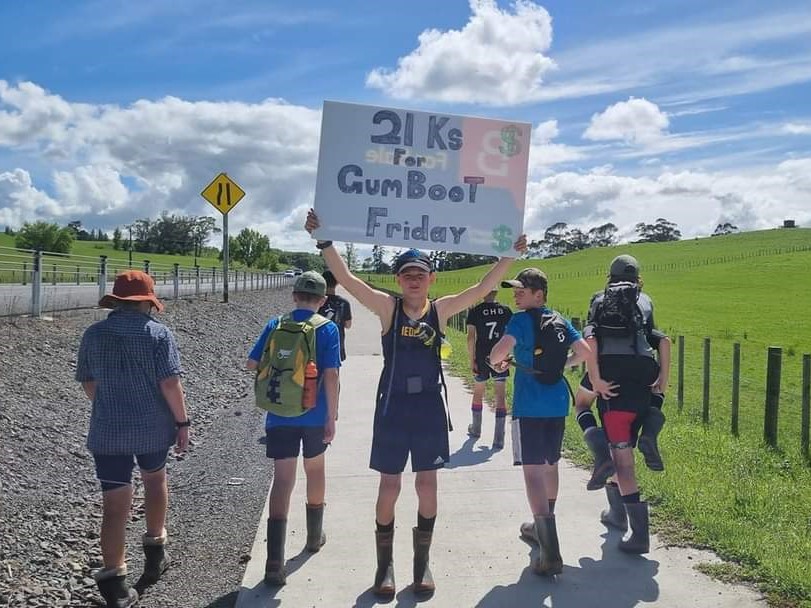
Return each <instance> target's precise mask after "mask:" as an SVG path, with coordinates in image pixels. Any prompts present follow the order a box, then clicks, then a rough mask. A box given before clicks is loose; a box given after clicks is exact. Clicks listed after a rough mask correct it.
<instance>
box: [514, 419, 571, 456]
mask: <svg viewBox="0 0 811 608" xmlns="http://www.w3.org/2000/svg"><path fill="white" fill-rule="evenodd" d="M518 426H519V429H520V433H521V463H522V464H555V463H556V462H557V461H558V460H560V448H561V446H562V445H563V430H564V429H565V428H566V418H565V417H563V416H560V417H558V418H519V419H518Z"/></svg>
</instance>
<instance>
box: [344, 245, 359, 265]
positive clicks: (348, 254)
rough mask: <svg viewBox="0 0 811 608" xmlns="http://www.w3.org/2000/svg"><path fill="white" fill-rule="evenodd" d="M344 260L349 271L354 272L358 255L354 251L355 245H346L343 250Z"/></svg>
mask: <svg viewBox="0 0 811 608" xmlns="http://www.w3.org/2000/svg"><path fill="white" fill-rule="evenodd" d="M344 260H346V265H347V266H349V270H356V269H357V267H358V253H357V251H356V250H355V243H346V246H345V248H344Z"/></svg>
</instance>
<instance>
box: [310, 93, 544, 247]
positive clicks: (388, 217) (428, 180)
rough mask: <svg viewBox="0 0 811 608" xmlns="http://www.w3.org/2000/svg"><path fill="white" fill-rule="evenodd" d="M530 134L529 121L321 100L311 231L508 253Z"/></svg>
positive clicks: (519, 217) (517, 225)
mask: <svg viewBox="0 0 811 608" xmlns="http://www.w3.org/2000/svg"><path fill="white" fill-rule="evenodd" d="M530 134H531V126H530V125H529V124H527V123H516V122H508V121H503V120H491V119H486V118H469V117H464V116H453V115H449V114H442V113H432V112H415V111H411V110H398V109H391V108H381V107H378V106H364V105H357V104H348V103H338V102H331V101H327V102H324V111H323V117H322V122H321V145H320V150H319V155H318V176H317V178H316V188H315V203H314V208H315V211H316V213H317V214H318V218H319V220H320V222H321V227H320V228H319V229H318V230H317V231H316V233H315V235H314V236H315V237H316V238H319V239H329V240H336V241H346V242H353V243H372V244H378V245H382V246H385V247H395V248H396V247H405V248H410V247H415V248H417V249H431V250H444V251H457V252H465V253H474V254H482V255H495V256H500V255H505V254H507V255H509V252H511V251H512V245H513V242H514V241H515V240H516V239H517V238H518V236H519V235H520V234H521V233H522V231H523V226H524V199H525V197H526V186H527V162H528V159H529V144H530Z"/></svg>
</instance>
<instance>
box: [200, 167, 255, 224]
mask: <svg viewBox="0 0 811 608" xmlns="http://www.w3.org/2000/svg"><path fill="white" fill-rule="evenodd" d="M200 195H201V196H202V197H203V198H204V199H206V200H207V201H208V202H209V203H211V206H212V207H214V208H215V209H216V210H217V211H219V212H220V213H223V214H225V213H228V212H229V211H231V209H233V208H234V207H236V205H237V203H238V202H239V201H241V200H242V197H243V196H245V191H244V190H243V189H242V188H240V187H239V185H238V184H237V183H236V182H235V181H234V180H232V179H231V178H230V177H228V176H227V175H226V174H225V173H220V174H219V175H218V176H217V177H215V178H214V180H213V181H212V182H211V183H210V184H209V185H208V186H206V187H205V189H204V190H203V191H202V192H201V193H200Z"/></svg>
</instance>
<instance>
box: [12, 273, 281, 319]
mask: <svg viewBox="0 0 811 608" xmlns="http://www.w3.org/2000/svg"><path fill="white" fill-rule="evenodd" d="M114 278H115V277H112V276H111V277H110V281H109V282H108V283H107V292H108V293H109V292H110V291H111V290H112V288H113V283H112V281H113V279H114ZM206 279H207V280H206ZM292 282H293V279H291V278H287V277H281V275H279V276H278V277H277V278H275V279H274V284H275V283H278V284H279V285H282V284H284V285H290V284H292ZM254 286H255V287H257V288H258V287H259V282H258V279H257V282H256V283H255V284H254ZM244 289H251V281H250V278H249V279H248V280H243V278H242V277H240V279H239V281H238V283H237V284H234V282H233V280H232V281H231V282H230V283H229V293H231V294H234V293H238V292H240V291H243V290H244ZM196 290H197V286H196V284H195V283H194V282H193V281H192V282H184V283H180V284H179V285H178V296H179V297H191V296H194V295H195V292H196ZM155 291H156V292H157V294H158V296H159V297H160V298H162V299H167V300H168V299H171V298H173V297H174V285H173V283H172V281H171V279H169V280H168V281H166V282H165V283H164V282H163V281H162V280H161V279H160V278H158V284H157V285H155ZM31 293H32V288H31V284H28V285H19V284H0V316H6V315H21V314H30V313H31V297H32V296H31ZM200 294H201V297H202V295H203V294H206V295H207V297H219V298H221V297H222V280H221V278H220V280H218V281H217V283H216V284H215V285H214V288H213V289H212V285H211V278H210V277H207V278H203V277H201V280H200ZM41 301H42V312H43V314H48V313H50V312H55V311H60V310H70V309H74V308H90V307H92V306H96V304H98V301H99V287H98V284H96V283H82V284H81V285H76V284H75V283H57V284H56V285H53V284H51V283H43V284H42V295H41Z"/></svg>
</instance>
